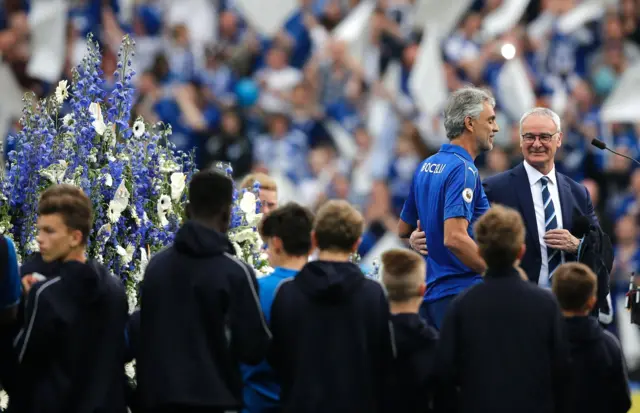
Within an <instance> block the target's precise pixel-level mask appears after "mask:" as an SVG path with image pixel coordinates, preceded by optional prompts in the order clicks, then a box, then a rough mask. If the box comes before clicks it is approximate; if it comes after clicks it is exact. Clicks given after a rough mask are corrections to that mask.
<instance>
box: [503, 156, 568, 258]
mask: <svg viewBox="0 0 640 413" xmlns="http://www.w3.org/2000/svg"><path fill="white" fill-rule="evenodd" d="M511 174H512V176H513V183H514V187H515V191H516V193H517V194H518V202H519V203H520V211H522V218H523V219H524V222H525V225H526V227H527V232H528V233H529V234H531V238H532V240H533V243H534V245H535V248H534V251H532V252H534V253H535V254H536V255H538V256H540V239H539V234H538V221H537V220H536V211H535V209H534V207H533V197H532V196H531V185H530V184H529V178H528V177H527V171H526V170H525V169H524V165H523V164H522V163H521V164H520V165H518V166H516V167H515V168H513V170H512V172H511ZM560 202H562V201H560ZM563 218H564V217H563Z"/></svg>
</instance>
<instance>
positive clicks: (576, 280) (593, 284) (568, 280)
mask: <svg viewBox="0 0 640 413" xmlns="http://www.w3.org/2000/svg"><path fill="white" fill-rule="evenodd" d="M552 289H553V293H554V294H555V295H556V298H557V299H558V303H559V304H560V308H561V309H562V311H563V312H564V313H565V315H588V314H589V313H590V312H591V310H592V309H593V307H594V306H595V305H596V301H597V297H596V292H597V290H598V279H597V277H596V275H595V274H594V272H593V271H591V269H590V268H589V267H587V266H586V265H584V264H581V263H578V262H570V263H567V264H562V265H561V266H559V267H558V268H557V269H556V270H555V271H554V272H553V281H552Z"/></svg>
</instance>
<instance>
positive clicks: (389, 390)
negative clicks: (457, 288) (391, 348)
mask: <svg viewBox="0 0 640 413" xmlns="http://www.w3.org/2000/svg"><path fill="white" fill-rule="evenodd" d="M381 261H382V266H381V273H382V283H383V284H384V286H385V289H386V290H387V298H388V299H389V306H390V309H391V323H392V325H393V334H394V339H395V343H396V349H397V355H396V359H395V360H394V362H393V365H392V369H391V372H390V374H389V375H388V377H387V383H386V389H385V403H384V406H385V411H386V412H405V413H409V412H431V411H433V408H434V397H433V396H434V393H435V392H434V390H435V389H434V385H435V383H434V382H435V380H434V377H435V374H434V358H435V353H436V346H437V344H438V332H437V331H436V330H435V329H434V328H432V327H429V326H428V325H427V323H426V322H425V321H424V320H423V319H422V318H421V317H420V315H419V314H418V311H419V309H420V305H421V304H422V297H423V296H424V292H425V290H426V288H427V285H426V283H425V276H424V274H425V271H426V268H425V267H426V263H425V260H424V258H423V257H422V256H421V255H420V254H418V253H417V252H414V251H411V250H408V249H406V250H405V249H393V250H389V251H386V252H385V253H383V254H382V256H381Z"/></svg>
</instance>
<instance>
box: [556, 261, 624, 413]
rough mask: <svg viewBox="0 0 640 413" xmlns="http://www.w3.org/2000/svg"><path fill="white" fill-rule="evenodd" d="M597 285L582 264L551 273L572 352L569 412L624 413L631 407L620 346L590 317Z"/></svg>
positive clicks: (559, 268) (591, 273)
mask: <svg viewBox="0 0 640 413" xmlns="http://www.w3.org/2000/svg"><path fill="white" fill-rule="evenodd" d="M597 282H598V281H597V277H596V275H595V274H594V273H593V271H591V269H590V268H589V267H587V266H586V265H584V264H580V263H567V264H563V265H561V266H560V267H558V269H557V270H556V271H555V272H554V273H553V292H554V294H555V295H556V297H557V298H558V302H559V303H560V308H561V309H562V313H563V314H564V317H565V326H566V332H567V335H568V338H569V345H570V351H571V368H570V370H571V376H572V377H571V379H572V380H571V387H570V391H569V400H568V403H567V405H568V407H569V408H570V409H569V410H567V413H573V412H575V413H605V412H606V413H623V412H626V411H628V410H629V409H630V408H631V396H630V392H629V382H628V378H627V367H626V365H625V362H624V355H623V354H622V350H621V348H620V343H619V342H618V339H616V338H615V337H614V336H613V335H612V334H611V333H609V332H608V331H606V330H603V329H602V328H601V327H600V325H599V324H598V320H597V319H596V318H593V317H590V316H589V314H590V313H591V310H592V309H593V307H594V306H595V305H596V302H597V295H596V290H597Z"/></svg>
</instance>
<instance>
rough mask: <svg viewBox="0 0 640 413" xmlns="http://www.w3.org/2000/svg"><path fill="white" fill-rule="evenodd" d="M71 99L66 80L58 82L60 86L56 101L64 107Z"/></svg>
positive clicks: (57, 88) (57, 90)
mask: <svg viewBox="0 0 640 413" xmlns="http://www.w3.org/2000/svg"><path fill="white" fill-rule="evenodd" d="M68 97H69V86H68V82H67V81H66V80H61V81H59V82H58V86H57V87H56V101H57V102H58V104H59V105H62V104H63V103H64V101H65V99H67V98H68Z"/></svg>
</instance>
